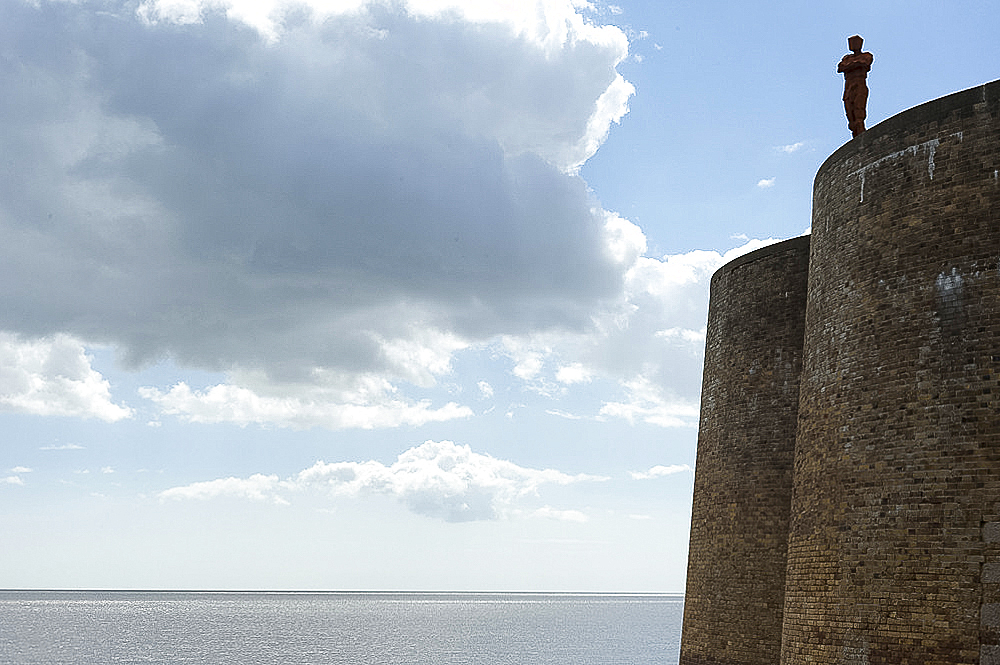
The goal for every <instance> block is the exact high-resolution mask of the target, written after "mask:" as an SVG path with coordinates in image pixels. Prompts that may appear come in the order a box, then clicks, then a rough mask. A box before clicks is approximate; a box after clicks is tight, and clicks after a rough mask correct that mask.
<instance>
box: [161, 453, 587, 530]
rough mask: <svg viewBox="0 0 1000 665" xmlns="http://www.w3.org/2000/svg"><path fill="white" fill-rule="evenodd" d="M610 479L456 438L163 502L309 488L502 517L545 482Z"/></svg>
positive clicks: (470, 516) (259, 496) (569, 515)
mask: <svg viewBox="0 0 1000 665" xmlns="http://www.w3.org/2000/svg"><path fill="white" fill-rule="evenodd" d="M600 480H606V478H604V477H600V476H592V475H585V474H578V475H574V476H571V475H568V474H565V473H562V472H560V471H556V470H554V469H542V470H540V469H531V468H526V467H521V466H517V465H516V464H514V463H512V462H507V461H504V460H498V459H496V458H493V457H490V456H489V455H483V454H479V453H475V452H473V451H472V449H471V448H469V446H460V445H456V444H454V443H452V442H451V441H440V442H435V441H427V442H425V443H424V444H422V445H420V446H417V447H415V448H411V449H409V450H407V451H405V452H403V453H402V454H400V455H399V457H398V458H397V460H396V461H395V462H394V463H393V464H391V465H389V466H386V465H384V464H382V463H380V462H376V461H368V462H333V463H326V462H323V461H319V462H316V463H315V464H314V465H313V466H311V467H309V468H308V469H305V470H303V471H301V472H299V473H298V474H296V475H295V476H292V477H291V478H288V479H287V480H279V479H278V477H277V476H273V475H271V476H265V475H263V474H256V475H254V476H251V477H250V478H246V479H242V478H223V479H219V480H212V481H207V482H200V483H194V484H191V485H187V486H184V487H175V488H172V489H169V490H166V491H164V492H162V493H160V497H161V498H163V499H210V498H215V497H220V496H230V497H239V498H245V499H253V500H258V501H264V500H267V501H278V502H284V501H286V500H285V499H284V495H286V494H288V493H290V492H301V491H307V490H314V491H317V490H318V491H321V492H326V493H329V494H330V495H332V496H335V497H359V496H365V495H371V494H381V495H387V496H393V497H395V498H397V499H399V500H400V501H401V502H403V503H404V504H405V505H406V506H407V507H408V508H409V509H410V510H411V511H413V512H415V513H418V514H421V515H426V516H428V517H434V518H439V519H444V520H446V521H450V522H464V521H472V520H490V519H497V518H499V517H503V516H505V515H508V514H510V513H511V510H513V509H514V507H515V506H516V505H517V504H519V502H521V501H523V500H524V499H526V498H531V497H534V496H537V495H538V493H539V490H540V488H541V487H542V486H544V485H568V484H572V483H579V482H592V481H600ZM548 510H549V511H550V512H551V513H552V514H551V515H549V516H551V517H555V518H558V519H575V517H576V513H575V511H564V512H562V513H560V512H558V511H554V510H553V509H548Z"/></svg>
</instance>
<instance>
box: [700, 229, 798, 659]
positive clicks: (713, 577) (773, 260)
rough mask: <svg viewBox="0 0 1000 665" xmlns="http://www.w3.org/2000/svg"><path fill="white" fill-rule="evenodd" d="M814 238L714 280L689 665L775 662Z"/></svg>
mask: <svg viewBox="0 0 1000 665" xmlns="http://www.w3.org/2000/svg"><path fill="white" fill-rule="evenodd" d="M808 267H809V237H808V236H803V237H800V238H793V239H792V240H786V241H785V242H782V243H778V244H776V245H771V246H769V247H764V248H763V249H759V250H757V251H756V252H753V253H751V254H747V255H745V256H742V257H740V258H738V259H735V260H734V261H731V262H730V263H728V264H727V265H725V266H723V267H722V268H720V269H719V271H718V272H716V273H715V275H714V276H713V277H712V295H711V304H710V306H709V315H708V339H707V344H706V349H705V376H704V384H703V387H702V399H701V429H700V430H699V434H698V462H697V464H698V468H697V472H696V474H695V481H694V482H695V486H694V507H693V515H692V521H691V545H690V554H689V556H688V578H687V579H688V583H687V595H686V596H685V601H684V634H683V638H682V646H681V664H682V665H728V664H732V665H736V664H740V665H773V663H776V662H777V660H778V654H779V652H780V649H781V613H782V603H783V597H784V584H785V542H786V539H787V537H788V510H789V505H790V501H791V491H792V455H793V448H794V444H795V423H796V418H795V413H796V411H795V409H796V404H797V403H798V398H799V389H798V382H799V373H800V370H801V368H802V334H803V326H804V320H805V300H806V276H807V271H808Z"/></svg>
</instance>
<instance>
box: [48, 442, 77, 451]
mask: <svg viewBox="0 0 1000 665" xmlns="http://www.w3.org/2000/svg"><path fill="white" fill-rule="evenodd" d="M39 450H85V448H84V447H83V446H81V445H78V444H76V443H65V444H61V445H57V444H51V445H48V446H41V447H40V448H39Z"/></svg>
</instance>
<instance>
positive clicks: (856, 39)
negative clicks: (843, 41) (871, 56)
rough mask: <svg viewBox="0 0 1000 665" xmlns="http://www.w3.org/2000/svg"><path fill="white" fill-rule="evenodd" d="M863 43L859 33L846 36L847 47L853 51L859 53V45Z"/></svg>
mask: <svg viewBox="0 0 1000 665" xmlns="http://www.w3.org/2000/svg"><path fill="white" fill-rule="evenodd" d="M864 43H865V40H864V39H862V38H861V35H854V36H853V37H848V38H847V47H848V48H850V49H851V51H852V52H854V53H860V52H861V45H862V44H864Z"/></svg>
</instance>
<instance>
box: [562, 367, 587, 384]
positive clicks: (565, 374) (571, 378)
mask: <svg viewBox="0 0 1000 665" xmlns="http://www.w3.org/2000/svg"><path fill="white" fill-rule="evenodd" d="M592 378H593V372H592V371H591V370H590V369H588V368H586V367H584V366H583V365H582V364H581V363H570V364H569V365H563V366H562V367H560V368H559V369H558V370H556V381H558V382H559V383H566V384H573V383H589V382H590V380H591V379H592Z"/></svg>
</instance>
